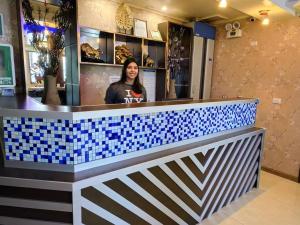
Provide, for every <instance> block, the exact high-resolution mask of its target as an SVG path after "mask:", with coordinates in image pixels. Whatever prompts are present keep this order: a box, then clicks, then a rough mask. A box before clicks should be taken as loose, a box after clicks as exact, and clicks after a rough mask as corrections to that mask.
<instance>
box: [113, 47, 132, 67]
mask: <svg viewBox="0 0 300 225" xmlns="http://www.w3.org/2000/svg"><path fill="white" fill-rule="evenodd" d="M128 57H133V54H132V52H131V51H130V50H129V48H128V47H127V46H126V45H121V46H116V63H117V64H123V63H124V62H125V60H126V59H127V58H128Z"/></svg>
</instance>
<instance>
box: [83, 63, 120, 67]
mask: <svg viewBox="0 0 300 225" xmlns="http://www.w3.org/2000/svg"><path fill="white" fill-rule="evenodd" d="M80 65H92V66H114V67H122V66H123V65H121V64H111V63H94V62H80Z"/></svg>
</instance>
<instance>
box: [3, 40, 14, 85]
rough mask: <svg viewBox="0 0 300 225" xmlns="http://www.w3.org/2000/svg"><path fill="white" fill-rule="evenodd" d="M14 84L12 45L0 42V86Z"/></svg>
mask: <svg viewBox="0 0 300 225" xmlns="http://www.w3.org/2000/svg"><path fill="white" fill-rule="evenodd" d="M15 85H16V79H15V64H14V53H13V47H12V46H11V45H8V44H0V87H14V86H15Z"/></svg>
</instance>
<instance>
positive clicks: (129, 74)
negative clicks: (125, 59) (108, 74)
mask: <svg viewBox="0 0 300 225" xmlns="http://www.w3.org/2000/svg"><path fill="white" fill-rule="evenodd" d="M138 73H139V68H138V65H137V64H136V63H135V62H132V63H129V64H128V66H127V68H126V78H127V81H134V79H135V78H136V77H137V75H138Z"/></svg>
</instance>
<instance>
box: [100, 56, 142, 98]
mask: <svg viewBox="0 0 300 225" xmlns="http://www.w3.org/2000/svg"><path fill="white" fill-rule="evenodd" d="M140 102H147V94H146V90H145V88H144V87H143V85H142V84H141V83H140V80H139V66H138V64H137V62H136V61H135V59H134V58H127V60H126V61H125V62H124V65H123V69H122V76H121V80H120V81H118V82H115V83H112V84H111V85H110V86H109V87H108V89H107V91H106V96H105V103H106V104H113V103H140Z"/></svg>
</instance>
